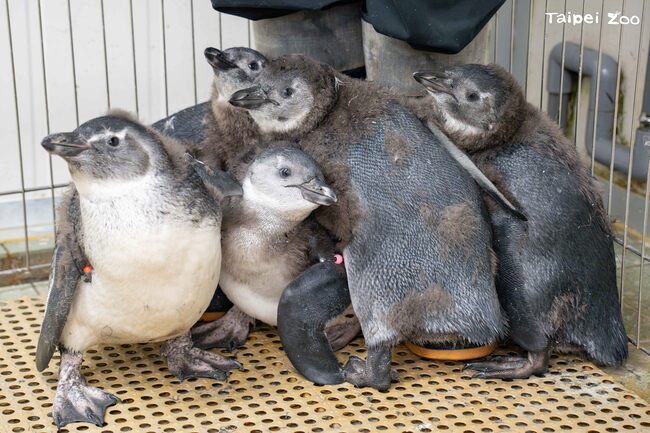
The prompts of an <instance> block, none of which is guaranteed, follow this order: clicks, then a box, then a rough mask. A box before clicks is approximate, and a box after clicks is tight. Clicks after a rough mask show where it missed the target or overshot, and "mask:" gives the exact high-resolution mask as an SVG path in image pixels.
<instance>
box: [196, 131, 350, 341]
mask: <svg viewBox="0 0 650 433" xmlns="http://www.w3.org/2000/svg"><path fill="white" fill-rule="evenodd" d="M269 146H270V147H269V148H268V149H266V150H264V151H262V152H261V153H259V154H258V155H257V156H256V157H255V159H254V160H253V161H252V162H251V163H250V164H249V165H248V167H247V169H246V171H245V174H244V177H243V182H242V189H243V195H242V196H241V197H236V198H232V199H231V200H230V201H229V202H228V204H227V205H225V206H224V219H223V224H222V257H223V259H222V261H221V277H220V279H219V286H220V287H221V289H222V290H223V292H224V293H225V294H226V296H228V299H230V300H231V301H232V302H233V304H234V305H235V306H234V307H233V308H232V309H231V310H230V311H229V312H228V313H227V314H226V315H225V316H224V317H223V318H221V319H219V320H218V321H216V322H214V323H207V324H205V325H201V326H199V327H197V328H194V329H193V330H192V336H193V337H194V339H195V341H196V343H197V344H198V345H199V346H218V347H226V348H229V349H233V348H234V347H236V346H238V345H240V344H242V343H243V342H244V341H245V339H246V337H247V336H248V331H249V328H250V325H251V324H252V323H253V322H254V321H255V320H260V321H262V322H264V323H266V324H269V325H273V326H276V325H277V320H278V319H277V314H278V302H279V300H280V296H281V295H282V292H283V290H284V289H285V287H287V286H288V285H289V283H291V282H292V281H293V280H294V279H295V278H296V277H297V276H298V275H299V274H300V273H301V272H302V271H304V270H305V269H306V268H307V267H308V266H309V265H311V264H313V263H316V262H318V261H323V260H332V258H333V255H334V252H335V249H334V241H333V240H332V239H330V237H329V236H328V235H327V234H326V232H325V230H324V229H323V228H322V227H320V226H319V225H318V223H316V221H315V220H314V219H312V218H309V215H310V214H311V213H312V212H313V211H314V210H315V209H316V208H317V207H319V206H329V205H331V204H333V203H336V201H337V198H336V193H335V192H334V190H333V189H332V188H330V187H329V186H328V185H327V184H326V183H325V180H324V177H323V174H322V172H321V170H320V167H319V166H318V164H316V162H315V161H314V160H313V159H312V158H311V157H309V156H308V155H306V154H305V153H304V152H302V151H301V150H299V149H297V148H295V147H294V146H292V145H291V144H290V143H287V142H277V143H271V144H269ZM205 175H206V176H207V177H208V178H209V177H210V176H211V173H210V169H209V168H207V167H206V168H205ZM355 324H356V325H355V326H347V327H345V326H340V327H339V328H337V329H338V330H339V331H341V333H340V334H337V335H336V338H332V339H331V341H330V343H331V344H332V345H333V346H334V348H335V349H336V348H338V347H342V346H343V345H345V344H347V343H348V342H349V340H351V339H352V338H354V337H355V336H356V335H357V333H358V331H359V328H358V324H357V322H356V321H355ZM341 325H343V324H341Z"/></svg>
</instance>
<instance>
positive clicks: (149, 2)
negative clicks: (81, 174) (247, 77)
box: [0, 0, 249, 199]
mask: <svg viewBox="0 0 650 433" xmlns="http://www.w3.org/2000/svg"><path fill="white" fill-rule="evenodd" d="M6 2H8V3H6ZM69 4H70V12H71V14H70V19H71V22H72V40H71V37H70V25H69V24H70V23H69V16H68V0H42V1H40V2H39V1H38V0H2V1H1V2H0V192H5V191H12V190H19V189H20V188H21V176H20V158H19V144H18V143H19V140H18V138H20V142H21V145H22V153H23V162H24V164H23V167H24V181H25V187H26V188H36V187H43V186H48V185H49V184H50V172H49V157H48V154H47V153H46V152H45V151H44V150H43V149H42V148H41V147H40V145H39V143H40V141H41V139H42V138H43V137H44V136H45V135H47V134H48V133H50V132H52V133H53V132H57V131H68V130H72V129H74V128H75V127H76V125H77V123H78V122H81V123H82V122H84V121H85V120H87V119H90V118H93V117H96V116H98V115H101V114H103V113H105V112H106V111H107V110H108V108H109V107H114V108H115V107H119V108H124V109H127V110H131V111H136V108H137V109H138V110H137V111H138V112H139V116H140V118H141V119H142V120H144V121H146V122H154V121H156V120H158V119H160V118H162V117H164V116H165V115H166V114H167V113H172V112H174V111H178V110H180V109H182V108H185V107H187V106H189V105H193V104H195V103H196V102H197V101H199V102H200V101H204V100H206V99H208V98H209V89H210V82H211V76H212V70H211V69H210V67H209V65H208V64H207V63H206V61H205V59H204V57H203V50H204V48H205V47H207V46H215V47H222V45H223V47H230V46H248V45H249V31H248V22H247V20H244V19H241V18H237V17H233V16H229V15H221V14H219V13H217V12H216V11H214V10H213V9H212V8H211V6H210V2H209V1H208V0H131V1H129V0H104V1H102V0H69ZM7 6H8V9H9V19H10V25H11V42H12V43H13V58H14V67H15V84H16V93H17V100H18V104H17V105H18V107H17V108H16V104H15V103H14V84H13V81H14V75H13V73H12V67H11V51H10V40H9V32H8V26H7ZM131 6H132V8H133V9H132V12H133V15H132V16H133V33H132V32H131ZM39 7H40V9H39ZM102 11H103V23H104V25H103V26H102ZM39 12H40V13H39ZM163 15H164V33H163ZM39 17H40V18H41V20H39ZM192 22H193V23H194V26H193V27H192ZM41 24H42V38H41ZM222 29H223V32H220V30H222ZM163 34H164V41H163ZM104 35H105V41H106V43H105V44H104ZM163 46H164V47H165V50H163ZM134 50H135V55H134V54H133V53H134ZM73 51H74V55H73ZM165 57H166V61H165ZM134 60H135V75H134ZM107 77H108V79H107ZM75 79H76V90H77V91H76V95H75ZM136 81H137V92H136ZM136 101H137V102H136ZM136 104H137V105H136ZM16 109H17V111H18V118H19V122H20V134H18V128H17V125H16ZM52 164H53V172H54V173H53V174H54V182H55V183H62V182H67V180H68V173H67V169H66V167H65V164H64V163H63V161H62V160H60V159H59V158H54V159H53V160H52ZM44 194H45V195H48V194H49V193H48V192H44ZM14 199H16V197H14Z"/></svg>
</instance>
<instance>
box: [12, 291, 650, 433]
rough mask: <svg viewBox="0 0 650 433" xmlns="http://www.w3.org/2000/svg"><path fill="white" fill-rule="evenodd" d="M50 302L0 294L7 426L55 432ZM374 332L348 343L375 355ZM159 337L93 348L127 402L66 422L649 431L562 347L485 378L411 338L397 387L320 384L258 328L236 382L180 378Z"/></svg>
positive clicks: (637, 401)
mask: <svg viewBox="0 0 650 433" xmlns="http://www.w3.org/2000/svg"><path fill="white" fill-rule="evenodd" d="M43 308H44V305H43V301H42V300H38V299H19V300H15V301H10V302H2V303H0V347H1V349H0V431H2V432H3V433H4V432H5V431H6V432H43V431H45V432H50V431H55V428H54V426H53V424H52V420H51V418H50V415H49V412H50V410H51V406H52V398H53V396H54V391H55V389H56V376H57V374H56V373H57V371H56V369H57V368H58V367H57V366H58V358H57V359H55V360H54V361H53V362H52V363H51V364H50V368H49V369H48V370H46V371H45V372H43V373H38V372H37V371H36V368H35V365H34V351H35V345H36V340H37V336H38V330H39V327H40V320H41V316H42V314H43ZM362 343H363V342H362V340H357V341H355V342H354V343H353V344H351V345H350V346H348V347H347V348H346V349H345V350H343V351H342V352H341V356H342V358H344V357H347V356H348V355H350V354H357V355H361V356H364V349H363V344H362ZM159 348H160V346H159V345H158V344H146V345H145V344H143V345H124V346H120V347H105V348H102V349H98V350H93V351H89V352H88V353H86V355H85V362H84V368H83V373H84V375H85V376H86V378H87V379H88V382H89V383H90V384H92V385H96V386H100V387H102V388H104V389H107V390H109V391H110V392H112V393H113V394H115V395H117V396H118V397H119V398H120V399H122V403H121V404H118V405H116V406H113V407H111V408H109V410H108V414H107V416H106V425H105V426H104V427H103V428H97V427H94V426H90V425H84V424H73V425H71V426H69V428H66V429H63V430H62V431H63V432H66V431H69V432H77V431H88V432H106V433H109V432H180V431H183V432H214V433H231V432H346V433H347V432H368V433H370V432H377V431H387V432H433V431H449V432H477V433H478V432H503V431H512V432H528V431H530V432H560V431H569V430H572V431H578V432H624V431H630V432H640V431H650V405H649V404H648V403H647V402H646V401H644V400H642V399H641V398H640V397H638V396H637V395H635V394H634V393H632V392H630V391H628V390H627V389H625V388H623V386H621V385H619V384H617V383H616V382H614V381H613V380H612V379H611V377H609V376H608V375H607V374H605V373H603V372H602V371H601V370H599V369H598V368H596V367H594V366H593V365H591V364H589V363H587V362H584V361H582V360H580V359H578V358H573V357H553V360H552V365H551V369H550V373H548V374H547V375H546V377H543V378H532V379H528V380H519V381H502V380H487V381H484V380H474V379H471V378H470V376H469V375H468V374H466V373H463V372H462V371H461V366H462V364H460V363H456V362H432V361H427V360H422V359H419V358H417V357H416V356H415V355H413V354H411V353H410V352H408V351H407V350H405V349H404V348H402V347H398V348H397V349H396V350H395V353H394V356H393V359H394V367H395V368H396V369H397V371H398V372H399V374H400V378H401V381H400V383H398V384H394V385H393V387H392V388H391V390H390V391H389V392H378V391H374V390H370V389H355V388H354V387H352V386H348V385H335V386H315V385H313V384H311V383H309V382H307V381H306V380H304V379H302V378H301V377H300V376H299V375H298V374H297V373H296V372H295V370H294V369H293V368H292V367H291V365H290V363H289V361H288V360H287V358H286V356H285V355H284V353H283V352H282V351H281V350H280V345H279V339H278V337H277V335H276V333H275V331H273V330H270V329H262V330H260V331H256V332H253V333H252V334H251V336H250V338H249V339H248V341H247V343H246V346H245V347H244V348H241V349H239V350H238V351H237V352H236V357H237V359H238V360H239V361H240V362H241V363H242V364H243V365H244V367H245V370H244V371H235V372H233V373H232V374H231V375H230V377H229V379H228V381H227V382H226V383H219V382H213V381H210V380H208V379H190V380H187V381H185V382H183V383H179V382H178V380H176V378H174V377H173V376H172V375H171V374H170V373H169V372H168V370H167V368H166V365H165V362H164V360H163V359H161V358H160V356H159Z"/></svg>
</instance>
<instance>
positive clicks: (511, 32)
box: [508, 0, 516, 74]
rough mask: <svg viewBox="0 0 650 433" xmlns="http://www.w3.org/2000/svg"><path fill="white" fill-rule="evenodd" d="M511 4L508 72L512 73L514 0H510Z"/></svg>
mask: <svg viewBox="0 0 650 433" xmlns="http://www.w3.org/2000/svg"><path fill="white" fill-rule="evenodd" d="M511 3H512V6H511V9H510V56H509V57H510V58H509V59H508V60H510V62H509V63H510V64H509V66H508V72H510V73H511V74H512V64H513V58H514V56H515V4H516V3H515V0H511Z"/></svg>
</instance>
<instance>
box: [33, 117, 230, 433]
mask: <svg viewBox="0 0 650 433" xmlns="http://www.w3.org/2000/svg"><path fill="white" fill-rule="evenodd" d="M42 145H43V147H44V148H45V149H47V150H48V151H49V152H50V153H52V154H54V155H59V156H61V157H63V158H64V159H65V160H66V162H67V163H68V167H69V170H70V174H71V176H72V185H71V189H70V192H69V193H68V194H67V195H66V197H65V199H64V200H63V204H62V206H61V208H60V210H59V216H58V218H57V224H58V230H59V236H58V237H57V243H56V248H55V253H54V259H53V263H52V271H51V276H50V287H49V293H48V300H47V307H46V311H45V318H44V320H43V324H42V327H41V334H40V337H39V341H38V347H37V350H36V364H37V368H38V370H39V371H42V370H43V369H45V368H46V367H47V365H48V363H49V361H50V359H51V358H52V355H53V353H54V351H55V349H56V348H57V347H58V348H59V350H60V352H61V365H60V373H59V382H58V386H57V391H56V396H55V400H54V405H53V408H52V416H53V418H54V422H55V423H56V425H57V427H62V426H64V425H66V424H68V423H72V422H90V423H93V424H96V425H98V426H101V425H103V423H104V411H105V409H106V407H108V406H110V405H112V404H115V403H116V402H117V401H118V400H117V398H116V397H115V396H113V395H111V394H109V393H108V392H106V391H103V390H101V389H98V388H94V387H91V386H88V385H87V384H86V381H85V380H84V378H83V376H82V375H81V371H80V368H81V362H82V355H83V352H84V351H85V350H86V349H87V348H89V347H92V346H96V345H99V344H123V343H144V342H155V341H166V343H165V344H164V345H163V348H162V354H163V355H164V356H165V357H166V358H167V362H168V367H169V370H170V371H171V372H172V373H173V374H174V375H176V376H177V377H178V378H179V379H180V380H183V379H184V378H186V377H209V378H213V379H220V380H222V379H225V378H226V376H227V373H228V371H229V370H231V369H232V368H237V367H239V363H237V362H236V361H235V360H233V359H226V358H223V357H222V356H220V355H217V354H213V353H210V352H206V351H204V350H201V349H198V348H195V347H193V346H192V342H191V338H190V333H189V329H190V327H191V326H192V325H193V324H194V323H195V322H196V321H197V320H198V319H199V318H200V317H201V314H202V313H203V311H204V310H205V309H206V307H207V306H208V304H209V302H210V299H211V297H212V294H213V293H214V288H215V287H216V286H217V282H218V280H219V270H220V262H221V245H220V244H221V230H220V225H221V211H220V208H219V204H218V202H217V200H215V198H220V197H223V196H228V195H233V194H241V187H240V186H239V185H238V184H237V183H236V182H234V181H233V180H232V179H230V180H229V179H228V178H227V177H225V176H224V177H223V179H222V183H221V185H219V187H218V188H217V187H215V185H214V184H213V185H211V186H210V191H211V192H213V193H214V194H216V196H211V195H210V194H209V192H208V191H207V190H206V189H205V188H204V186H203V182H202V181H201V179H200V178H199V176H198V175H197V174H196V173H195V172H194V170H192V169H191V167H190V165H189V164H188V160H187V159H185V158H184V154H183V147H182V146H181V145H180V144H179V143H177V142H174V141H173V140H170V139H168V138H165V137H163V136H160V135H158V134H157V133H155V132H154V131H153V130H151V129H148V128H146V127H145V126H143V125H141V124H140V123H138V122H137V121H136V120H134V119H132V118H131V117H129V116H127V115H125V114H122V113H113V114H109V115H107V116H104V117H99V118H96V119H93V120H90V121H88V122H86V123H84V124H83V125H81V126H79V127H78V128H77V129H76V130H74V131H73V132H69V133H61V134H53V135H50V136H48V137H46V138H44V139H43V142H42ZM85 265H90V266H92V270H91V271H88V270H87V269H86V270H85V273H86V274H87V275H83V274H84V271H83V268H84V266H85Z"/></svg>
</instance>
